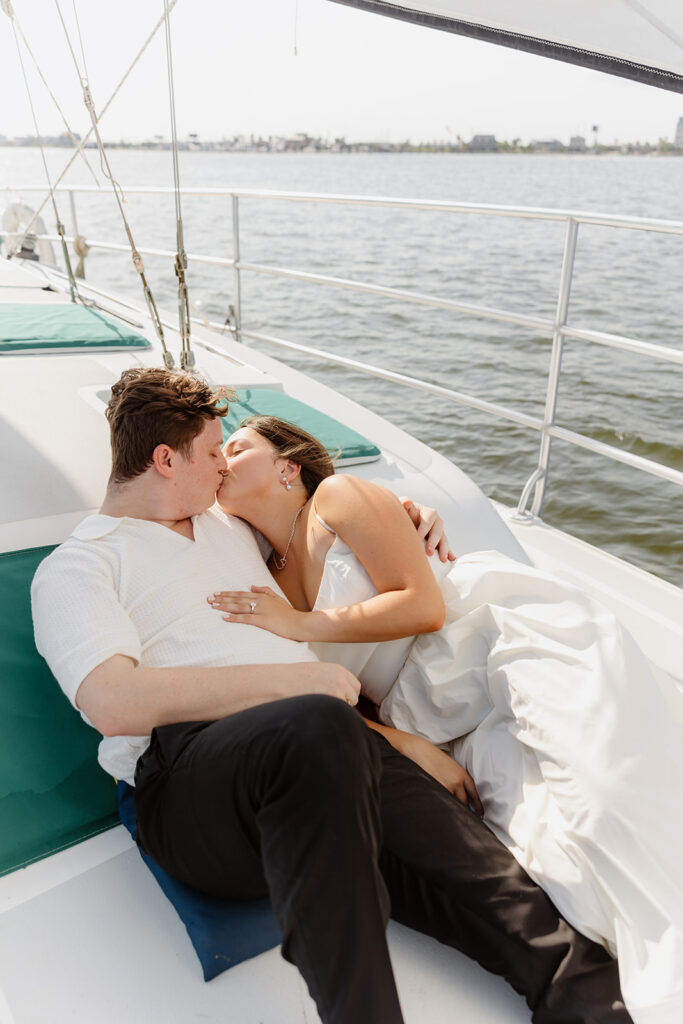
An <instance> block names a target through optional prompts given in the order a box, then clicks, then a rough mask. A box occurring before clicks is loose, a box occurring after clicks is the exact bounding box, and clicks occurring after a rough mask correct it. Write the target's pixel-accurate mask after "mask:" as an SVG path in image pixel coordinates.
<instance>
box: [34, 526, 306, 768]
mask: <svg viewBox="0 0 683 1024" xmlns="http://www.w3.org/2000/svg"><path fill="white" fill-rule="evenodd" d="M193 528H194V540H189V539H188V538H187V537H184V536H182V535H181V534H179V533H176V532H175V531H173V530H170V529H169V528H168V527H166V526H163V525H161V524H159V523H155V522H151V521H149V520H144V519H133V518H130V517H127V516H124V517H121V518H116V517H112V516H103V515H92V516H88V517H87V518H86V519H84V520H83V522H82V523H80V524H79V526H77V527H76V529H75V530H74V532H73V534H72V535H71V537H69V539H68V540H67V541H66V542H65V543H64V544H62V545H60V547H58V548H57V549H56V550H55V551H53V552H52V554H51V555H49V556H48V557H47V558H46V559H45V560H44V561H43V562H42V563H41V565H40V566H39V567H38V571H37V572H36V575H35V577H34V580H33V585H32V588H31V600H32V606H33V621H34V631H35V639H36V646H37V648H38V650H39V652H40V653H41V654H42V655H43V657H44V658H45V660H46V661H47V663H48V665H49V666H50V669H51V670H52V672H53V674H54V675H55V677H56V679H57V681H58V682H59V685H60V686H61V687H62V689H63V691H64V693H65V694H66V696H67V697H68V698H69V700H70V701H71V702H72V704H74V706H75V702H76V694H77V692H78V688H79V686H80V684H81V683H82V681H83V679H85V677H86V676H87V675H88V674H89V673H90V672H92V670H93V669H94V668H96V667H97V665H100V664H102V662H104V661H106V660H107V659H108V658H111V657H113V656H114V655H115V654H123V655H126V656H127V657H129V658H132V659H133V660H134V661H135V662H136V663H138V664H141V665H144V666H147V667H155V668H164V667H180V666H184V665H194V666H198V667H207V668H210V667H221V666H228V665H246V664H256V663H259V664H263V663H273V664H288V663H293V662H298V661H315V660H316V657H315V655H314V654H313V653H312V651H311V650H310V649H309V647H308V645H307V644H303V643H298V642H296V641H294V640H287V639H285V638H284V637H279V636H276V635H275V634H274V633H269V632H267V631H266V630H261V629H258V628H256V627H254V626H249V625H243V624H240V623H226V622H225V621H224V620H223V619H222V617H221V615H220V614H219V613H218V612H217V611H215V610H214V609H213V608H211V606H210V605H209V604H208V603H207V600H206V598H207V597H208V596H209V595H210V594H213V593H214V592H215V591H217V590H248V589H249V587H250V586H251V585H252V584H256V585H258V586H269V587H272V588H273V589H274V590H275V591H276V592H280V593H281V591H279V587H278V586H277V583H276V582H275V581H274V579H273V577H272V576H271V575H270V573H269V572H268V569H267V567H266V565H265V562H264V561H263V558H262V557H261V554H260V552H259V548H258V545H257V543H256V540H255V538H254V535H253V533H252V531H251V529H250V528H249V527H248V526H247V525H246V523H244V522H242V521H241V520H239V519H235V518H234V517H232V516H225V515H224V514H223V513H222V512H221V511H220V509H218V508H217V507H214V508H213V509H211V510H209V511H208V512H204V513H202V514H201V515H199V516H195V517H194V518H193ZM83 717H84V718H85V716H83ZM86 721H87V719H86ZM148 744H149V737H148V736H114V737H104V738H103V740H102V742H101V744H100V750H99V760H100V763H101V764H102V767H103V768H105V770H106V771H108V772H110V773H111V774H112V775H114V776H115V777H116V778H119V779H125V780H126V781H128V782H130V783H132V782H133V775H134V771H135V764H136V762H137V759H138V757H139V756H140V754H141V753H142V752H143V751H144V750H145V749H146V747H147V746H148Z"/></svg>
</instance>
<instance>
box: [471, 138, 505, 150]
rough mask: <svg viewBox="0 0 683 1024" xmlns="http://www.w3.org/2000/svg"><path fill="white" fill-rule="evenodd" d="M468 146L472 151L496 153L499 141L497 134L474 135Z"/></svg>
mask: <svg viewBox="0 0 683 1024" xmlns="http://www.w3.org/2000/svg"><path fill="white" fill-rule="evenodd" d="M467 148H468V149H469V151H470V152H471V153H495V152H496V150H497V149H498V143H497V142H496V136H495V135H474V136H473V137H472V141H471V142H470V144H469V146H468V147H467Z"/></svg>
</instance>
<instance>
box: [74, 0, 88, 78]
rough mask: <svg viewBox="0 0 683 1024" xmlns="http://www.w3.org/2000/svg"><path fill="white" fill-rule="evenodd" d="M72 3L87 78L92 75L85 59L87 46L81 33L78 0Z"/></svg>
mask: <svg viewBox="0 0 683 1024" xmlns="http://www.w3.org/2000/svg"><path fill="white" fill-rule="evenodd" d="M72 3H73V9H74V18H75V19H76V30H77V32H78V42H79V43H80V46H81V57H82V58H83V73H84V74H85V77H86V78H89V77H90V76H89V75H88V65H87V63H86V60H85V48H84V46H83V36H82V35H81V23H80V21H79V20H78V11H77V10H76V0H72Z"/></svg>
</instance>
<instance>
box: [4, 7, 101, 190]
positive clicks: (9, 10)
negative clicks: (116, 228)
mask: <svg viewBox="0 0 683 1024" xmlns="http://www.w3.org/2000/svg"><path fill="white" fill-rule="evenodd" d="M0 6H1V7H2V9H3V11H4V12H5V14H6V15H7V16H8V17H9V18H10V19H14V24H15V25H16V27H17V32H18V33H19V35H20V37H21V41H22V43H23V44H24V48H25V50H26V52H27V53H28V55H29V57H30V58H31V60H32V61H33V65H34V67H35V69H36V71H37V72H38V74H39V76H40V80H41V82H42V83H43V85H44V86H45V88H46V89H47V92H48V95H49V97H50V99H51V100H52V102H53V103H54V105H55V107H56V108H57V111H58V113H59V116H60V117H61V119H62V122H63V124H64V127H65V128H66V130H67V132H68V134H69V136H70V138H71V141H72V143H73V146H74V149H76V150H77V151H78V153H79V154H80V156H81V157H82V158H83V163H84V164H85V166H86V167H87V168H88V170H89V171H90V173H91V175H92V179H93V181H94V182H95V184H96V185H97V186H98V187H99V184H100V183H99V181H98V180H97V178H96V176H95V172H94V171H93V169H92V167H91V166H90V164H89V163H88V158H87V156H86V155H85V150H84V148H83V145H82V143H81V141H80V139H78V138H77V137H76V135H75V134H74V132H73V131H72V129H71V126H70V124H69V122H68V121H67V119H66V114H65V113H64V111H63V110H62V108H61V107H60V105H59V102H58V100H57V97H56V96H55V94H54V93H53V91H52V89H51V88H50V86H49V84H48V81H47V79H46V78H45V75H44V74H43V71H42V69H41V67H40V64H39V63H38V61H37V60H36V58H35V56H34V53H33V50H32V49H31V47H30V46H29V43H28V39H27V38H26V35H25V34H24V31H23V29H22V27H21V25H20V24H19V19H18V18H17V16H16V14H15V13H14V11H13V9H12V4H11V0H0Z"/></svg>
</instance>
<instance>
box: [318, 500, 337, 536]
mask: <svg viewBox="0 0 683 1024" xmlns="http://www.w3.org/2000/svg"><path fill="white" fill-rule="evenodd" d="M313 515H314V516H315V518H316V519H317V520H318V522H319V523H320V525H321V526H324V527H325V529H326V530H329V532H330V533H333V534H334V535H335V537H336V536H337V531H336V530H333V529H332V527H331V526H330V525H329V524H328V523H326V522H325V520H324V519H323V517H322V516H319V515H318V510H317V508H316V507H315V499H313Z"/></svg>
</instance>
